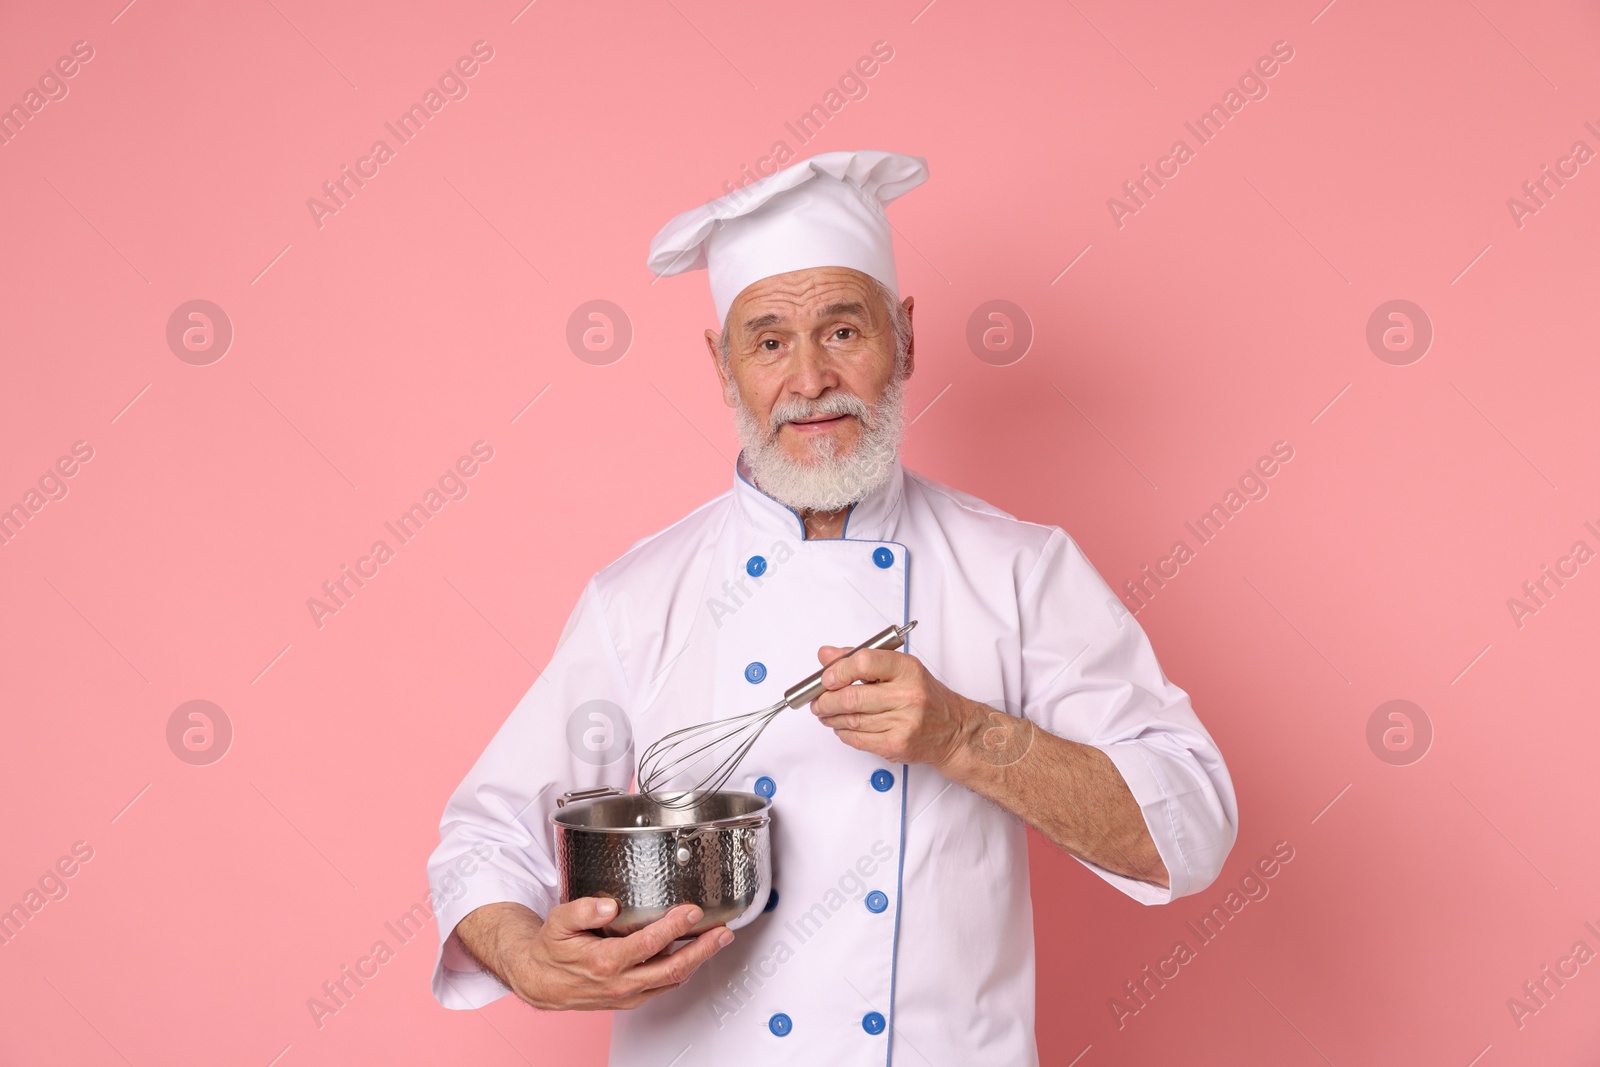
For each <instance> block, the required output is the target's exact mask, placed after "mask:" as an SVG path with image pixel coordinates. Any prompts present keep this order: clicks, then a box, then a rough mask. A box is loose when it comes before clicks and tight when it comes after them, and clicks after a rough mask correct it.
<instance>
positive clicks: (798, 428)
mask: <svg viewBox="0 0 1600 1067" xmlns="http://www.w3.org/2000/svg"><path fill="white" fill-rule="evenodd" d="M848 418H850V416H849V415H824V416H822V417H821V418H816V419H807V420H805V421H803V422H786V423H784V425H785V426H786V427H788V428H789V429H791V430H794V431H795V432H796V433H821V432H823V431H824V430H826V429H827V428H828V427H830V426H832V425H833V424H834V423H836V422H843V421H844V420H845V419H848Z"/></svg>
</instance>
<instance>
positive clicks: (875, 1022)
mask: <svg viewBox="0 0 1600 1067" xmlns="http://www.w3.org/2000/svg"><path fill="white" fill-rule="evenodd" d="M774 1018H776V1016H774ZM887 1025H888V1023H886V1022H884V1021H883V1016H881V1015H879V1014H878V1013H877V1012H875V1011H869V1012H867V1013H866V1014H865V1015H863V1016H862V1017H861V1029H863V1030H865V1031H866V1032H867V1033H869V1034H881V1033H883V1028H884V1027H885V1026H887Z"/></svg>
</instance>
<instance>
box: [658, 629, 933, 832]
mask: <svg viewBox="0 0 1600 1067" xmlns="http://www.w3.org/2000/svg"><path fill="white" fill-rule="evenodd" d="M916 624H917V620H915V619H912V620H911V621H910V622H908V623H906V624H905V625H904V626H890V627H887V628H886V629H884V630H883V631H882V632H880V633H878V634H876V635H874V636H873V637H872V638H870V639H869V640H867V641H864V642H862V643H861V644H859V645H857V646H856V647H855V648H852V649H851V650H850V651H849V652H846V653H844V655H841V656H838V657H835V658H834V659H831V660H829V661H828V664H827V666H824V667H823V668H822V669H821V670H819V671H817V672H816V673H815V674H813V675H811V676H810V677H809V678H807V679H806V680H805V681H803V682H801V683H800V684H798V685H795V686H791V687H790V688H789V689H787V690H785V691H784V694H783V699H782V700H780V701H778V702H777V703H776V704H773V705H772V706H771V707H768V708H762V709H761V710H760V711H752V712H747V713H746V714H744V715H735V716H732V717H730V718H726V719H715V720H713V721H711V722H706V723H701V724H700V725H699V726H689V727H685V728H684V729H682V730H674V731H672V732H671V733H669V734H666V735H665V736H663V737H662V738H661V739H660V740H659V741H657V742H656V743H655V744H653V745H651V746H650V747H649V748H647V749H645V750H644V755H643V756H642V757H640V759H639V772H638V778H639V792H640V793H643V794H644V795H645V796H647V797H649V798H650V799H651V800H653V801H655V802H656V803H657V804H660V805H661V806H663V807H667V808H681V807H688V806H690V805H692V804H694V803H695V801H696V799H697V796H698V795H699V794H702V793H714V792H716V791H717V790H719V789H721V788H722V787H723V785H725V784H726V783H727V781H728V779H729V778H731V777H733V772H734V771H736V770H737V769H738V768H739V764H740V763H742V762H743V761H744V758H745V756H746V755H747V754H748V753H749V752H750V749H751V748H752V747H753V746H754V745H755V743H756V740H757V739H758V738H760V736H761V732H762V731H763V730H765V729H766V728H767V724H768V723H770V722H771V721H772V720H773V719H774V718H775V717H776V716H777V714H778V713H779V712H780V711H782V710H783V709H784V708H803V707H805V706H806V705H807V704H809V703H811V702H812V701H813V700H815V699H817V697H819V696H821V695H822V693H823V686H822V672H823V671H825V670H827V669H828V667H831V666H833V665H834V664H835V663H838V662H839V660H842V659H844V658H846V657H848V656H853V655H855V654H856V653H857V652H860V651H861V650H862V649H863V648H882V649H888V650H890V651H893V650H894V649H897V648H899V647H900V646H901V645H903V644H905V637H906V634H908V633H910V632H911V628H912V627H913V626H915V625H916ZM696 775H698V776H699V777H698V779H697V780H695V781H694V784H692V785H690V786H689V787H688V788H687V789H681V790H680V789H674V790H672V791H671V792H668V791H667V790H666V789H665V786H666V784H667V782H668V780H670V779H676V778H681V777H685V776H688V777H691V778H693V777H694V776H696Z"/></svg>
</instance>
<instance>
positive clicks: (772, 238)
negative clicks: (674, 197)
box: [647, 151, 928, 323]
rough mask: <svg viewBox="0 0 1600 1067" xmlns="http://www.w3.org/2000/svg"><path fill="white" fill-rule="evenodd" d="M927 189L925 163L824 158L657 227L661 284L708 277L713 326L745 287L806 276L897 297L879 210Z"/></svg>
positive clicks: (654, 257) (860, 156) (896, 157)
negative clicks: (688, 275) (825, 271)
mask: <svg viewBox="0 0 1600 1067" xmlns="http://www.w3.org/2000/svg"><path fill="white" fill-rule="evenodd" d="M927 180H928V161H927V160H925V159H923V158H922V157H921V156H905V155H901V154H899V153H897V152H874V151H862V152H824V153H822V154H821V155H816V156H812V157H811V158H810V159H803V160H801V161H800V162H798V163H796V164H794V165H792V166H789V167H785V168H784V169H783V170H780V171H778V172H777V173H776V174H771V175H768V176H767V177H765V178H762V179H760V180H759V181H756V182H753V183H751V184H750V185H747V186H745V187H743V188H741V189H735V190H734V191H733V192H731V193H729V194H728V195H726V196H721V197H718V198H717V199H715V200H713V201H711V202H710V203H708V204H702V205H701V206H699V207H697V208H691V209H690V210H688V211H685V212H684V213H683V214H681V215H679V216H677V217H676V218H674V219H673V220H672V221H671V222H669V223H667V224H666V225H665V226H663V227H661V231H660V232H659V233H657V234H656V236H655V239H654V240H652V241H651V242H650V258H649V259H648V260H647V262H648V263H649V266H650V269H651V270H652V271H653V272H654V273H655V275H656V276H657V277H666V276H667V275H669V274H680V273H682V272H684V271H688V270H699V269H700V268H702V267H704V268H705V269H706V273H707V274H708V275H710V279H711V299H712V301H713V302H714V303H715V304H716V308H717V321H718V322H719V323H724V322H726V321H727V318H728V308H729V307H730V306H731V305H732V304H733V301H734V298H735V297H737V296H738V295H739V293H740V292H742V291H743V290H744V288H745V286H747V285H749V284H750V283H751V282H756V281H760V280H761V279H762V278H770V277H771V276H772V275H774V274H785V273H787V272H789V271H792V270H803V269H805V268H807V267H850V268H853V269H855V270H858V271H860V272H861V273H863V274H866V275H869V276H871V277H873V278H876V279H878V280H879V281H880V282H882V283H883V284H884V285H886V286H888V287H889V289H890V290H891V291H892V292H894V293H895V295H896V296H898V295H899V292H900V290H899V285H898V283H897V281H896V278H895V270H894V247H893V245H892V244H891V243H890V240H889V217H888V216H887V215H885V214H884V211H883V205H885V204H887V203H888V202H889V201H891V200H893V199H895V198H896V197H898V196H900V195H901V194H902V193H907V192H910V191H911V190H912V189H915V188H916V187H917V186H919V185H921V184H922V183H923V182H925V181H927Z"/></svg>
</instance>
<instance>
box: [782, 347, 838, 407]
mask: <svg viewBox="0 0 1600 1067" xmlns="http://www.w3.org/2000/svg"><path fill="white" fill-rule="evenodd" d="M790 358H791V361H792V362H791V366H790V370H789V378H788V381H787V382H786V383H785V385H786V387H787V389H788V391H789V392H790V393H792V394H795V395H797V396H803V397H805V398H806V399H807V400H815V399H816V398H817V397H819V396H821V395H822V394H823V392H825V391H826V390H828V389H833V388H838V386H839V374H838V371H837V369H836V368H835V367H834V365H833V357H832V356H831V355H830V354H829V353H828V350H827V349H826V348H824V347H823V346H822V345H821V344H819V343H818V342H817V340H816V339H815V338H812V337H803V338H801V339H800V340H799V341H798V342H797V343H796V344H795V347H794V351H793V354H792V355H791V357H790Z"/></svg>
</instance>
